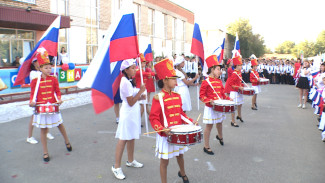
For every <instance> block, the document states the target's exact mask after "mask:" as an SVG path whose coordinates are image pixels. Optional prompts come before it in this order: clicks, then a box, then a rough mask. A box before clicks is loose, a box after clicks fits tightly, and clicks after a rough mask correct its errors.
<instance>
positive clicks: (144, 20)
mask: <svg viewBox="0 0 325 183" xmlns="http://www.w3.org/2000/svg"><path fill="white" fill-rule="evenodd" d="M148 10H149V8H148V7H146V6H141V15H140V24H141V26H140V34H141V35H143V36H149V24H148Z"/></svg>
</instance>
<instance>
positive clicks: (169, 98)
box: [149, 89, 193, 136]
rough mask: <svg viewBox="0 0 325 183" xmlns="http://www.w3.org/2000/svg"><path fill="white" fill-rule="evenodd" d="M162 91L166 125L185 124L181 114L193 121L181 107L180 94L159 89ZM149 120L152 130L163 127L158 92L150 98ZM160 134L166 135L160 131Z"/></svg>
mask: <svg viewBox="0 0 325 183" xmlns="http://www.w3.org/2000/svg"><path fill="white" fill-rule="evenodd" d="M161 92H162V93H163V101H164V110H165V115H166V118H167V123H168V127H171V126H174V125H181V124H187V123H186V122H185V121H183V120H182V119H181V115H182V116H184V117H185V118H187V119H189V120H190V121H192V122H193V120H192V119H190V118H188V117H187V115H186V114H185V113H184V111H183V109H182V99H181V96H180V95H179V94H178V93H176V92H170V93H169V92H167V91H165V90H164V89H162V90H161ZM149 121H150V123H151V126H152V128H153V129H154V130H156V131H158V130H162V129H164V117H163V113H162V110H161V106H160V103H159V98H158V94H156V95H155V96H154V97H153V99H152V106H151V111H150V115H149ZM159 135H160V136H166V134H165V133H163V132H160V133H159Z"/></svg>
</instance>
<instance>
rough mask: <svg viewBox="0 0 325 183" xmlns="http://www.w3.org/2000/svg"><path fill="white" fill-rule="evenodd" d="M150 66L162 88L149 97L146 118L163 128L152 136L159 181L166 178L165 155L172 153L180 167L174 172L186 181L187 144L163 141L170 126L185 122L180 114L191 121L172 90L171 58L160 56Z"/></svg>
mask: <svg viewBox="0 0 325 183" xmlns="http://www.w3.org/2000/svg"><path fill="white" fill-rule="evenodd" d="M154 67H155V70H156V72H157V76H158V78H159V81H158V86H159V88H162V90H161V92H160V93H158V94H156V95H155V96H154V98H153V100H152V106H151V111H150V115H149V120H150V123H151V126H152V128H153V129H154V130H156V131H160V130H164V132H159V133H158V134H157V137H156V156H157V157H158V158H159V159H160V177H161V182H162V183H166V182H167V166H168V163H169V159H170V158H173V157H174V156H176V159H177V163H178V165H179V168H180V171H179V172H178V176H179V177H181V178H182V179H183V182H189V180H188V178H187V176H186V174H185V166H184V155H183V154H184V153H185V152H186V151H187V150H188V148H187V147H186V146H177V145H172V144H169V143H168V142H167V136H169V135H171V133H170V127H171V126H174V125H181V124H185V122H184V121H183V120H182V118H181V116H184V117H185V118H187V119H188V120H190V121H191V122H193V120H192V119H190V118H188V117H187V116H186V114H185V113H184V112H183V110H182V99H181V97H180V95H179V94H178V93H176V92H173V91H172V90H173V88H175V86H176V84H177V81H176V78H177V76H176V71H175V70H174V68H173V63H172V61H170V60H169V59H164V60H161V61H160V62H157V63H156V64H155V66H154ZM160 102H161V103H160ZM162 106H163V108H162ZM164 119H165V120H164ZM195 124H197V122H195Z"/></svg>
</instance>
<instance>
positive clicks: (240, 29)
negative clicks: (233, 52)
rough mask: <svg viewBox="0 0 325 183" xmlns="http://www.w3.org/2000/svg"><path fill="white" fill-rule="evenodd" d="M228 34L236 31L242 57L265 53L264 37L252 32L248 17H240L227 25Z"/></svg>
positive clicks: (258, 55)
mask: <svg viewBox="0 0 325 183" xmlns="http://www.w3.org/2000/svg"><path fill="white" fill-rule="evenodd" d="M228 32H229V34H232V35H236V33H238V37H239V42H240V52H241V55H242V56H243V57H244V58H248V57H249V56H250V55H252V54H255V55H256V56H257V57H260V56H263V55H264V53H265V45H264V38H263V37H262V36H261V35H259V34H253V31H252V26H251V25H250V23H249V20H248V19H243V18H240V19H238V20H237V21H235V22H233V23H231V24H229V25H228Z"/></svg>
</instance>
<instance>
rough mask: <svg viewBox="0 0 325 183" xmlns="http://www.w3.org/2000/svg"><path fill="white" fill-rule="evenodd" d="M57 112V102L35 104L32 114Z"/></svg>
mask: <svg viewBox="0 0 325 183" xmlns="http://www.w3.org/2000/svg"><path fill="white" fill-rule="evenodd" d="M59 112H60V110H59V104H37V105H36V106H35V111H34V114H57V113H59Z"/></svg>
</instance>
